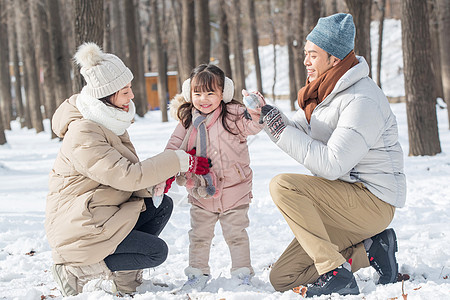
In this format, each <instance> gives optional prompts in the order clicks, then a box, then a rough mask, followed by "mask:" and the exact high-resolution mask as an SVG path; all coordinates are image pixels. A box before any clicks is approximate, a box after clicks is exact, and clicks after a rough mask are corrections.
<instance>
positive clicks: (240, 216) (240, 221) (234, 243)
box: [219, 204, 254, 275]
mask: <svg viewBox="0 0 450 300" xmlns="http://www.w3.org/2000/svg"><path fill="white" fill-rule="evenodd" d="M248 209H249V205H248V204H247V205H242V206H239V207H237V208H234V209H230V210H228V211H226V212H225V213H223V214H220V215H219V221H220V225H221V226H222V233H223V236H224V238H225V241H226V242H227V245H228V248H229V249H230V255H231V270H230V271H231V272H233V271H235V270H237V269H240V268H248V269H249V270H250V274H252V275H253V274H254V271H253V268H252V266H251V260H250V242H249V238H248V234H247V230H246V228H247V227H248V226H249V223H250V221H249V218H248Z"/></svg>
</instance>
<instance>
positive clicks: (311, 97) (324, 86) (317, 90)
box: [298, 50, 359, 123]
mask: <svg viewBox="0 0 450 300" xmlns="http://www.w3.org/2000/svg"><path fill="white" fill-rule="evenodd" d="M358 63H359V61H358V59H357V58H356V56H355V52H354V51H353V50H352V51H350V53H349V54H348V55H347V56H346V57H345V58H344V59H343V60H341V61H340V62H339V63H338V64H337V65H336V66H334V67H332V68H331V69H329V70H328V71H326V72H325V73H324V74H322V75H321V76H320V77H319V78H317V79H316V80H314V81H312V82H309V83H308V79H306V85H305V86H304V87H303V88H301V89H300V90H299V91H298V105H299V106H300V108H301V109H303V111H304V112H305V116H306V120H307V121H308V123H309V122H310V121H311V115H312V113H313V111H314V109H315V108H316V106H317V105H319V103H320V102H322V101H323V99H325V98H326V97H327V96H328V95H329V94H330V93H331V92H332V91H333V89H334V86H335V85H336V83H337V82H338V80H339V79H340V78H341V77H342V76H343V75H344V74H345V73H346V72H347V71H348V70H350V69H351V68H352V67H353V66H356V65H357V64H358Z"/></svg>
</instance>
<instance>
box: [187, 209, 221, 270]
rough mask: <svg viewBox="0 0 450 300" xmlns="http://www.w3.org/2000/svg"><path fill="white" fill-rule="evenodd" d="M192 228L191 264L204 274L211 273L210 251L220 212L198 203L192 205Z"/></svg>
mask: <svg viewBox="0 0 450 300" xmlns="http://www.w3.org/2000/svg"><path fill="white" fill-rule="evenodd" d="M190 213H191V229H190V230H189V266H190V267H193V268H197V269H199V270H201V271H202V272H203V274H211V270H210V268H209V253H210V250H211V241H212V239H213V237H214V227H215V224H216V222H217V219H218V218H219V214H217V213H213V212H209V211H207V210H205V209H203V208H200V207H198V206H196V205H192V206H191V211H190Z"/></svg>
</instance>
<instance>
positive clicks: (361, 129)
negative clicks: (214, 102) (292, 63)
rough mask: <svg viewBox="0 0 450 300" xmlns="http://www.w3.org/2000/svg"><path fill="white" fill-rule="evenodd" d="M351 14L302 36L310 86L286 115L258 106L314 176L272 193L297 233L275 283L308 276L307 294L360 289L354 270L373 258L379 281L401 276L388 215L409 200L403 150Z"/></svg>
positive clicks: (293, 177)
mask: <svg viewBox="0 0 450 300" xmlns="http://www.w3.org/2000/svg"><path fill="white" fill-rule="evenodd" d="M354 38H355V25H354V24H353V18H352V16H351V15H349V14H343V13H339V14H335V15H332V16H329V17H326V18H321V19H319V22H318V23H317V25H316V27H315V28H314V29H313V30H312V31H311V33H310V34H309V35H308V36H307V37H306V40H307V42H306V45H305V60H304V64H305V66H306V70H307V72H308V80H307V83H306V86H305V87H303V88H302V89H301V90H300V91H299V93H298V103H299V106H300V108H301V109H300V110H299V111H298V112H297V113H296V114H295V115H294V117H293V119H292V120H289V119H288V118H287V117H286V116H285V115H283V114H282V113H281V112H280V111H279V110H278V109H277V108H276V107H273V106H270V105H265V106H263V107H262V109H261V113H262V115H263V116H264V117H263V120H264V122H265V123H266V126H265V129H266V132H267V133H268V134H269V136H270V137H271V139H272V140H273V141H274V142H275V143H276V144H277V145H278V146H279V147H280V148H281V149H282V150H283V151H285V152H286V153H288V154H289V155H290V156H291V157H293V158H294V159H295V160H297V161H298V162H299V163H301V164H303V165H304V166H305V167H306V168H308V169H309V170H310V171H311V172H312V173H313V174H314V175H315V176H309V175H303V174H280V175H278V176H276V177H275V178H273V179H272V181H271V183H270V193H271V195H272V198H273V200H274V202H275V204H276V206H277V207H278V208H279V210H280V211H281V213H282V215H283V216H284V218H285V219H286V221H287V223H288V225H289V226H290V228H291V230H292V231H293V233H294V236H295V238H294V240H293V241H292V242H291V244H290V245H289V246H288V248H287V249H286V250H285V251H284V253H283V254H282V255H281V257H280V258H279V259H278V261H277V262H276V263H275V264H274V266H273V269H272V271H271V274H270V281H271V283H272V285H273V286H274V288H275V289H276V290H278V291H286V290H289V289H292V288H295V287H298V286H300V285H307V284H309V286H308V290H307V296H314V295H323V294H331V293H339V294H341V295H346V294H359V289H358V286H357V284H356V281H355V278H354V276H353V272H356V271H357V270H359V269H360V268H363V267H368V266H372V267H374V268H375V269H376V271H377V272H378V274H379V275H380V278H379V281H378V282H379V283H382V284H386V283H392V282H396V280H397V272H398V265H397V262H396V258H395V252H396V251H397V242H396V236H395V233H394V231H393V229H386V228H387V226H388V225H389V224H390V223H391V221H392V219H393V217H394V212H395V208H396V207H402V206H403V205H404V203H405V199H406V180H405V175H404V174H403V153H402V149H401V147H400V144H399V143H398V134H397V123H396V119H395V116H394V115H393V113H392V111H391V109H390V105H389V103H388V100H387V99H386V96H385V95H384V94H383V92H382V91H381V90H380V89H379V88H378V86H377V85H376V84H375V83H374V82H373V80H372V79H371V78H369V77H368V74H369V67H368V65H367V63H366V61H365V60H364V58H363V57H356V56H355V53H354V51H353V48H354Z"/></svg>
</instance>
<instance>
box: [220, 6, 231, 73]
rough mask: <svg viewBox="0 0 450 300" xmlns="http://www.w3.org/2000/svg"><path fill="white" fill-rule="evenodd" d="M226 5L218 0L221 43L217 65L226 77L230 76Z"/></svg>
mask: <svg viewBox="0 0 450 300" xmlns="http://www.w3.org/2000/svg"><path fill="white" fill-rule="evenodd" d="M226 11H227V6H226V3H225V1H224V0H219V24H220V25H219V40H220V43H221V46H220V47H219V49H220V54H219V57H220V58H219V66H220V67H221V69H222V70H223V71H224V72H225V75H226V76H227V77H230V78H231V77H232V73H231V63H230V44H229V35H228V23H229V22H228V16H227V13H226Z"/></svg>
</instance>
